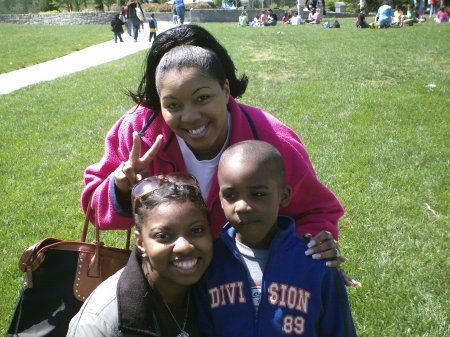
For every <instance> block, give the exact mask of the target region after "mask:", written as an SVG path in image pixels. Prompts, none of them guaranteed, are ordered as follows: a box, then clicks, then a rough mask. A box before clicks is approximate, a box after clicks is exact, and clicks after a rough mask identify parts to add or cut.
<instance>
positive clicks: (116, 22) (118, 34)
mask: <svg viewBox="0 0 450 337" xmlns="http://www.w3.org/2000/svg"><path fill="white" fill-rule="evenodd" d="M122 26H123V21H122V20H120V14H116V16H115V17H114V19H112V20H111V31H112V32H113V33H114V42H115V43H117V38H119V40H120V42H123V40H122V34H123V27H122Z"/></svg>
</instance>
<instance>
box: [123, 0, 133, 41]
mask: <svg viewBox="0 0 450 337" xmlns="http://www.w3.org/2000/svg"><path fill="white" fill-rule="evenodd" d="M122 18H123V19H124V20H125V28H126V29H127V33H128V35H130V37H132V36H133V35H132V26H131V21H130V20H128V6H124V7H122Z"/></svg>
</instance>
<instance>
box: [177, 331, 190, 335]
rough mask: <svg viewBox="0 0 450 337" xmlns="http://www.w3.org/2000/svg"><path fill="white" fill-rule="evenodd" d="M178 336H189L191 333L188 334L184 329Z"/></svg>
mask: <svg viewBox="0 0 450 337" xmlns="http://www.w3.org/2000/svg"><path fill="white" fill-rule="evenodd" d="M177 337H189V334H188V333H187V332H186V331H184V330H182V331H181V332H180V333H179V334H178V336H177Z"/></svg>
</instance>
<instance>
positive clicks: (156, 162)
mask: <svg viewBox="0 0 450 337" xmlns="http://www.w3.org/2000/svg"><path fill="white" fill-rule="evenodd" d="M228 108H229V111H230V113H231V118H232V129H231V138H230V143H231V144H234V143H237V142H239V141H243V140H247V139H259V140H264V141H267V142H269V143H271V144H272V145H274V146H275V147H276V148H277V149H278V150H279V151H280V153H281V154H282V156H283V159H284V161H285V166H286V183H287V184H288V185H290V186H291V187H292V197H291V202H290V204H289V206H288V207H284V208H281V209H280V214H285V215H289V216H292V217H293V218H294V219H295V220H296V223H297V232H298V233H299V234H305V233H311V234H313V235H315V234H317V233H319V232H320V231H322V230H327V231H329V232H331V233H332V234H333V236H334V238H335V239H336V240H337V238H338V227H337V222H338V219H339V218H340V217H341V216H342V215H343V213H344V210H343V208H342V207H341V205H340V204H339V201H338V200H337V199H336V197H335V196H334V195H333V193H332V192H331V191H329V190H328V189H327V188H326V187H325V186H323V185H322V184H321V183H320V182H319V180H318V179H317V177H316V174H315V172H314V168H313V166H312V164H311V162H310V161H309V157H308V153H307V152H306V150H305V148H304V146H303V144H302V143H301V141H300V139H299V138H298V136H297V135H296V134H295V133H294V131H292V130H291V129H290V128H288V127H287V126H286V125H284V124H282V123H281V122H280V121H278V120H277V119H276V118H275V117H273V116H272V115H270V114H268V113H267V112H265V111H263V110H261V109H258V108H253V107H250V106H246V105H241V104H238V103H237V102H236V101H235V100H234V99H233V98H232V97H230V100H229V103H228ZM146 124H148V125H147V128H146V130H145V131H144V132H143V135H142V136H141V140H142V145H141V155H143V154H144V153H145V152H146V151H147V150H148V149H149V148H150V146H151V144H152V143H153V141H154V139H155V138H156V136H157V135H158V134H162V135H163V147H162V149H161V150H160V151H159V152H158V154H157V156H156V157H155V158H154V159H153V161H152V162H151V163H150V166H149V168H148V175H149V176H150V175H155V174H161V173H168V172H177V171H185V170H186V167H185V164H184V161H183V156H182V154H181V151H180V148H179V146H178V142H177V140H176V137H175V134H174V133H173V132H172V130H170V129H169V127H168V126H167V124H166V123H165V121H164V119H163V118H162V116H161V114H153V113H152V111H151V110H150V109H147V108H144V107H142V106H136V107H134V108H133V109H131V110H130V111H128V112H127V113H125V114H124V115H123V116H122V117H121V118H120V119H119V120H118V121H117V123H116V124H115V125H114V126H113V127H112V129H111V130H110V131H109V132H108V134H107V136H106V140H105V149H106V152H105V154H104V156H103V158H102V160H101V161H100V162H99V163H96V164H93V165H91V166H89V167H88V168H87V169H86V171H85V175H84V181H85V184H86V187H85V189H84V191H83V193H82V197H81V202H82V207H83V209H84V211H86V208H87V203H88V201H89V198H90V195H91V193H92V192H93V196H92V207H93V209H95V213H96V214H95V215H96V216H97V221H98V223H99V226H100V228H101V229H128V228H131V227H132V226H133V224H134V221H133V219H132V217H131V214H130V213H129V212H127V211H126V210H124V209H122V207H121V206H120V204H119V203H118V202H117V201H116V194H115V189H114V178H113V175H112V173H113V172H114V170H115V169H116V168H117V167H118V166H119V165H120V163H121V162H123V161H127V160H128V155H129V153H130V151H131V147H132V145H133V137H132V134H133V131H138V132H140V131H142V130H143V129H144V127H146ZM141 134H142V133H141ZM206 204H207V206H208V209H209V210H210V216H211V228H212V230H213V235H214V238H217V237H218V234H219V231H220V229H221V228H222V227H223V225H224V224H225V222H226V220H225V216H224V214H223V211H222V207H221V205H220V201H219V186H218V184H217V177H216V176H214V178H213V182H212V185H211V189H210V192H209V195H208V198H207V199H206ZM93 220H94V218H93V217H92V218H91V221H93Z"/></svg>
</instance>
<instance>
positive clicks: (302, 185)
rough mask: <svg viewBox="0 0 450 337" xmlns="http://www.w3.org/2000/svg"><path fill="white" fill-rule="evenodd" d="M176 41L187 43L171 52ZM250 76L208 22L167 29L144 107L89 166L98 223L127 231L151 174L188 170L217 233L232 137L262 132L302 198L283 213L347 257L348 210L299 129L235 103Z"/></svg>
mask: <svg viewBox="0 0 450 337" xmlns="http://www.w3.org/2000/svg"><path fill="white" fill-rule="evenodd" d="M188 46H196V47H198V48H192V47H190V48H189V47H188ZM176 47H178V48H184V49H182V50H181V52H178V53H170V57H164V55H165V54H166V53H167V52H168V51H169V50H171V49H174V48H176ZM205 50H206V51H208V52H207V53H206V54H205ZM205 55H207V56H205ZM247 82H248V79H247V77H246V76H245V75H243V76H241V77H237V76H236V68H235V66H234V63H233V61H232V60H231V58H230V56H229V55H228V53H227V51H226V50H225V49H224V48H223V47H222V45H220V43H219V42H218V41H217V40H216V39H215V38H214V37H213V36H212V35H211V34H210V33H209V32H208V31H206V30H205V29H204V28H201V27H199V26H195V25H183V26H178V27H175V28H172V29H170V30H167V31H166V32H164V33H162V34H160V35H158V37H157V38H156V40H155V41H154V42H153V45H152V47H151V49H150V51H149V53H148V56H147V66H146V71H145V73H144V76H143V78H142V80H141V83H140V85H139V88H138V91H137V92H136V93H130V96H131V97H132V98H133V100H134V101H135V102H136V106H135V107H134V108H132V109H131V110H130V111H128V112H126V113H125V114H124V115H123V116H122V117H121V118H120V119H119V120H118V121H117V122H116V124H115V125H114V126H113V127H112V129H111V130H110V131H109V132H108V134H107V136H106V141H105V154H104V156H103V158H102V159H101V161H100V162H98V163H96V164H93V165H91V166H89V167H88V168H87V169H86V171H85V176H84V180H85V184H86V187H85V189H84V191H83V194H82V206H83V209H84V210H86V209H87V204H88V202H89V200H91V203H92V206H93V209H94V210H95V212H94V213H95V214H94V215H93V217H92V219H91V221H94V220H96V221H97V222H98V224H99V226H100V228H102V229H128V228H130V227H132V226H133V224H134V222H133V218H132V217H131V206H130V205H131V204H130V190H131V188H132V186H133V185H135V184H136V183H137V182H138V181H139V180H140V179H141V178H142V176H151V175H156V174H160V173H168V172H175V171H181V172H189V173H191V174H193V175H194V176H196V177H197V179H198V180H199V183H200V187H201V191H202V195H203V197H204V198H205V201H206V204H207V206H208V209H209V211H210V216H211V221H210V222H211V226H212V232H213V236H214V238H217V237H218V233H219V231H220V229H221V228H222V226H223V225H224V224H225V222H226V220H225V216H224V214H223V211H222V207H221V205H220V201H219V187H218V184H217V177H216V172H217V164H218V160H219V158H220V155H221V153H222V152H223V151H224V149H225V148H227V147H228V146H229V145H231V144H234V143H237V142H239V141H242V140H247V139H260V140H264V141H267V142H269V143H271V144H272V145H274V146H275V147H276V148H277V149H278V150H279V151H280V152H281V154H282V155H283V158H284V160H285V162H286V183H287V184H288V185H290V186H291V187H292V195H293V197H292V201H291V203H290V204H289V205H288V206H287V207H284V208H282V209H281V210H280V214H285V215H289V216H292V217H294V218H295V219H296V223H297V232H298V233H299V234H301V235H305V234H307V233H310V234H312V235H315V236H314V237H313V238H312V240H311V242H310V248H309V249H308V251H307V252H306V254H307V255H313V258H314V259H324V258H329V259H331V260H330V261H329V262H328V264H329V266H330V267H333V266H339V265H340V264H341V263H342V262H344V261H345V260H346V259H345V258H344V257H343V256H341V255H340V252H339V249H338V243H337V239H338V227H337V224H338V219H339V218H340V217H341V216H342V215H343V213H344V211H343V209H342V207H341V205H340V204H339V201H338V200H337V199H336V197H335V196H334V195H333V193H332V192H330V191H329V190H328V189H327V188H326V187H325V186H324V185H322V184H321V183H320V182H319V180H318V179H317V176H316V174H315V172H314V168H313V166H312V164H311V162H310V160H309V157H308V153H307V152H306V150H305V148H304V146H303V144H302V142H301V141H300V139H299V137H298V136H297V135H296V134H295V133H294V131H292V130H291V129H290V128H288V127H287V126H286V125H284V124H283V123H281V122H280V121H278V120H277V119H276V118H274V117H273V116H271V115H270V114H268V113H267V112H265V111H263V110H261V109H258V108H254V107H250V106H246V105H242V104H239V103H237V102H236V101H235V98H237V97H240V96H242V95H243V94H244V92H245V89H246V87H247ZM94 216H95V218H94ZM351 282H352V280H350V279H348V283H349V284H350V285H351Z"/></svg>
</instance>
